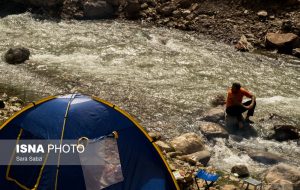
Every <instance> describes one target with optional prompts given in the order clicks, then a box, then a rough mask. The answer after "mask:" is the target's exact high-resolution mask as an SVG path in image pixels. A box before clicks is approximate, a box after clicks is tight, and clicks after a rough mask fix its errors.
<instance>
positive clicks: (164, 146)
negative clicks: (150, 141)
mask: <svg viewBox="0 0 300 190" xmlns="http://www.w3.org/2000/svg"><path fill="white" fill-rule="evenodd" d="M155 144H156V145H157V146H158V147H159V148H160V150H162V151H165V152H172V151H174V148H173V147H171V146H170V145H168V144H167V143H165V142H163V141H156V142H155Z"/></svg>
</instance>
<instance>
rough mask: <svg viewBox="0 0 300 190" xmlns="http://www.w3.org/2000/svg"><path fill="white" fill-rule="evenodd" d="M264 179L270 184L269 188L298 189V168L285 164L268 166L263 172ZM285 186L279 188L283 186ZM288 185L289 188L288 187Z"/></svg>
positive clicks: (299, 187) (299, 175) (299, 173)
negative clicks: (264, 172)
mask: <svg viewBox="0 0 300 190" xmlns="http://www.w3.org/2000/svg"><path fill="white" fill-rule="evenodd" d="M265 180H266V182H267V183H269V184H271V189H272V186H273V189H282V190H284V189H286V190H287V189H292V190H293V189H294V190H296V189H300V168H299V167H295V166H291V165H287V164H283V163H281V164H278V165H276V166H273V167H272V168H270V169H269V170H268V171H267V172H266V174H265ZM284 186H285V188H280V187H284ZM288 187H289V188H288Z"/></svg>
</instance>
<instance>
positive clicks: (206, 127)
mask: <svg viewBox="0 0 300 190" xmlns="http://www.w3.org/2000/svg"><path fill="white" fill-rule="evenodd" d="M199 129H200V131H201V132H202V133H203V134H204V136H206V138H208V139H212V138H228V137H229V134H228V133H227V131H225V130H224V128H223V127H222V126H221V125H219V124H217V123H212V122H202V123H201V124H200V127H199Z"/></svg>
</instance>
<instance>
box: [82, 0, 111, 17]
mask: <svg viewBox="0 0 300 190" xmlns="http://www.w3.org/2000/svg"><path fill="white" fill-rule="evenodd" d="M83 13H84V16H85V17H86V18H88V19H105V18H111V17H113V15H114V9H113V7H112V6H111V5H110V4H108V3H107V2H106V1H105V0H88V1H86V2H84V3H83Z"/></svg>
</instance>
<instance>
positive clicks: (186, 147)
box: [171, 133, 204, 154]
mask: <svg viewBox="0 0 300 190" xmlns="http://www.w3.org/2000/svg"><path fill="white" fill-rule="evenodd" d="M171 145H172V146H173V147H174V148H175V150H176V151H179V152H182V153H183V154H191V153H194V152H198V151H202V150H204V143H203V142H202V140H201V138H200V136H199V135H197V134H196V133H186V134H183V135H181V136H179V137H176V138H174V139H173V140H172V141H171Z"/></svg>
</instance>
